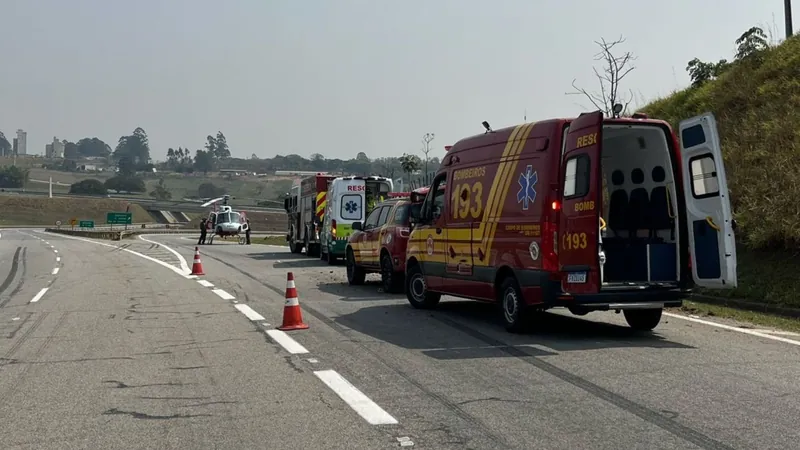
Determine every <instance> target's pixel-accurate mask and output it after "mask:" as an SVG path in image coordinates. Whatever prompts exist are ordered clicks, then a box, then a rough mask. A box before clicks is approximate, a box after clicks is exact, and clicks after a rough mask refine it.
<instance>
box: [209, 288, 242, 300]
mask: <svg viewBox="0 0 800 450" xmlns="http://www.w3.org/2000/svg"><path fill="white" fill-rule="evenodd" d="M211 292H213V293H215V294H217V295H219V296H220V297H221V298H222V299H223V300H233V299H235V298H236V297H234V296H232V295H231V294H228V293H227V292H225V291H223V290H222V289H212V290H211Z"/></svg>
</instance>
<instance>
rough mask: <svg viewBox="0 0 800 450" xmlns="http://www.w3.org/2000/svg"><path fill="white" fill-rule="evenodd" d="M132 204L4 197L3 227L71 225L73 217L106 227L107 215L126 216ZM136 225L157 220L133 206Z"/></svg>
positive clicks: (1, 201) (0, 199) (0, 207)
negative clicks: (127, 209) (122, 214)
mask: <svg viewBox="0 0 800 450" xmlns="http://www.w3.org/2000/svg"><path fill="white" fill-rule="evenodd" d="M127 206H128V202H125V201H121V200H114V199H85V198H74V199H73V198H45V197H29V196H23V195H3V196H0V210H2V211H3V214H1V215H0V225H54V224H55V223H56V221H57V220H60V221H61V222H62V223H64V224H67V223H69V220H70V219H71V218H73V217H75V218H77V219H78V220H94V222H95V225H97V226H101V225H104V224H105V223H106V213H109V212H115V211H116V212H124V211H125V208H126V207H127ZM130 212H131V213H133V221H134V222H152V221H153V218H152V217H150V214H148V213H147V211H145V210H144V209H143V208H142V207H141V206H139V205H137V204H131V205H130Z"/></svg>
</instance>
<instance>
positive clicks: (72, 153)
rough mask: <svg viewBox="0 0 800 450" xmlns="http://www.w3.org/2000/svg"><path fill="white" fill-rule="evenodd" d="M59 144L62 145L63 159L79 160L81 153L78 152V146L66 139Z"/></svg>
mask: <svg viewBox="0 0 800 450" xmlns="http://www.w3.org/2000/svg"><path fill="white" fill-rule="evenodd" d="M61 143H62V144H64V159H73V160H74V159H78V158H80V156H81V153H80V151H79V150H78V144H76V143H74V142H70V141H68V140H66V139H64V140H62V141H61Z"/></svg>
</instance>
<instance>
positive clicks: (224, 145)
mask: <svg viewBox="0 0 800 450" xmlns="http://www.w3.org/2000/svg"><path fill="white" fill-rule="evenodd" d="M214 143H215V144H216V145H215V146H214V156H215V157H216V158H217V159H228V158H230V157H231V150H230V149H229V148H228V140H227V139H225V135H224V134H222V131H218V132H217V137H216V138H215V139H214Z"/></svg>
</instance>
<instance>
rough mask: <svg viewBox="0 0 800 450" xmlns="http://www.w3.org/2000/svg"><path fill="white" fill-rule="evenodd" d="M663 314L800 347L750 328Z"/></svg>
mask: <svg viewBox="0 0 800 450" xmlns="http://www.w3.org/2000/svg"><path fill="white" fill-rule="evenodd" d="M663 314H664V315H665V316H669V317H673V318H675V319H682V320H688V321H689V322H695V323H702V324H703V325H709V326H712V327H717V328H722V329H723V330H728V331H736V332H737V333H744V334H749V335H751V336H758V337H761V338H764V339H772V340H773V341H778V342H783V343H785V344H792V345H800V341H796V340H794V339H787V338H785V337H780V336H775V335H772V334H767V333H762V332H760V331H755V330H751V329H748V328H739V327H733V326H730V325H725V324H721V323H716V322H711V321H709V320H703V319H695V318H694V317H688V316H683V315H681V314H674V313H668V312H665V313H663Z"/></svg>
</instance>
